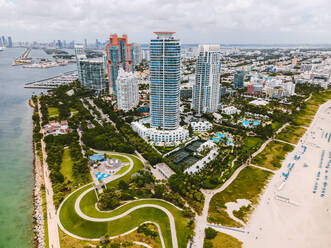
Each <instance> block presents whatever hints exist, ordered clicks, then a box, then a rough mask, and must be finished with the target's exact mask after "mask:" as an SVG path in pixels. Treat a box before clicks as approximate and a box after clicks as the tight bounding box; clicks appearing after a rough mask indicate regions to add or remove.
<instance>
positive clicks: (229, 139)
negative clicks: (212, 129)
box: [211, 133, 234, 146]
mask: <svg viewBox="0 0 331 248" xmlns="http://www.w3.org/2000/svg"><path fill="white" fill-rule="evenodd" d="M211 139H212V140H213V141H215V142H216V143H218V142H219V141H220V140H222V139H227V142H226V144H227V145H228V146H234V143H233V137H231V136H228V135H226V134H224V133H215V135H214V137H212V138H211Z"/></svg>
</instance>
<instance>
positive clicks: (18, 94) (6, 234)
mask: <svg viewBox="0 0 331 248" xmlns="http://www.w3.org/2000/svg"><path fill="white" fill-rule="evenodd" d="M23 52H24V48H8V49H6V50H5V51H2V52H0V248H11V247H13V248H16V247H17V248H18V247H19V248H31V247H33V223H32V221H33V218H32V213H33V201H32V190H33V164H32V163H33V153H32V143H31V142H32V119H31V116H32V112H33V110H32V108H31V107H30V106H29V105H28V100H29V98H30V97H31V95H32V94H39V93H40V92H41V90H35V89H24V88H23V86H24V83H26V82H31V81H34V80H40V79H44V78H47V77H51V76H56V75H59V74H61V73H63V72H67V71H72V70H75V69H76V65H75V64H70V65H67V66H60V67H53V68H48V69H39V68H31V69H28V68H23V67H22V66H12V63H13V61H14V59H15V58H16V57H18V56H19V55H20V54H22V53H23ZM31 57H38V58H40V57H44V58H49V57H50V56H49V55H47V54H46V53H44V51H42V50H37V49H33V50H32V52H31Z"/></svg>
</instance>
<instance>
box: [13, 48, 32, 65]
mask: <svg viewBox="0 0 331 248" xmlns="http://www.w3.org/2000/svg"><path fill="white" fill-rule="evenodd" d="M30 53H31V48H27V49H26V50H25V51H24V53H22V55H21V56H19V57H18V58H16V59H15V61H14V63H13V65H25V64H29V63H31V61H32V59H31V58H29V55H30Z"/></svg>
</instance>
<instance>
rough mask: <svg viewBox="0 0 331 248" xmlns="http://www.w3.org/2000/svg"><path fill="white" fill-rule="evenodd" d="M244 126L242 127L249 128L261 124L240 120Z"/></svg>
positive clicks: (255, 121)
mask: <svg viewBox="0 0 331 248" xmlns="http://www.w3.org/2000/svg"><path fill="white" fill-rule="evenodd" d="M240 120H241V121H242V123H243V125H244V127H250V126H251V125H253V126H258V125H260V124H261V122H260V121H257V120H254V121H248V120H246V119H240Z"/></svg>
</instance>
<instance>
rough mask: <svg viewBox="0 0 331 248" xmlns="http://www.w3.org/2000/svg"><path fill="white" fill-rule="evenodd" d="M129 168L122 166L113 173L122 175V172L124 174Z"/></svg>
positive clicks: (128, 166)
mask: <svg viewBox="0 0 331 248" xmlns="http://www.w3.org/2000/svg"><path fill="white" fill-rule="evenodd" d="M129 168H130V165H129V164H128V165H126V166H123V167H122V168H121V169H120V170H119V171H118V172H116V173H115V175H122V174H123V173H124V172H126V171H127V170H128V169H129Z"/></svg>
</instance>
